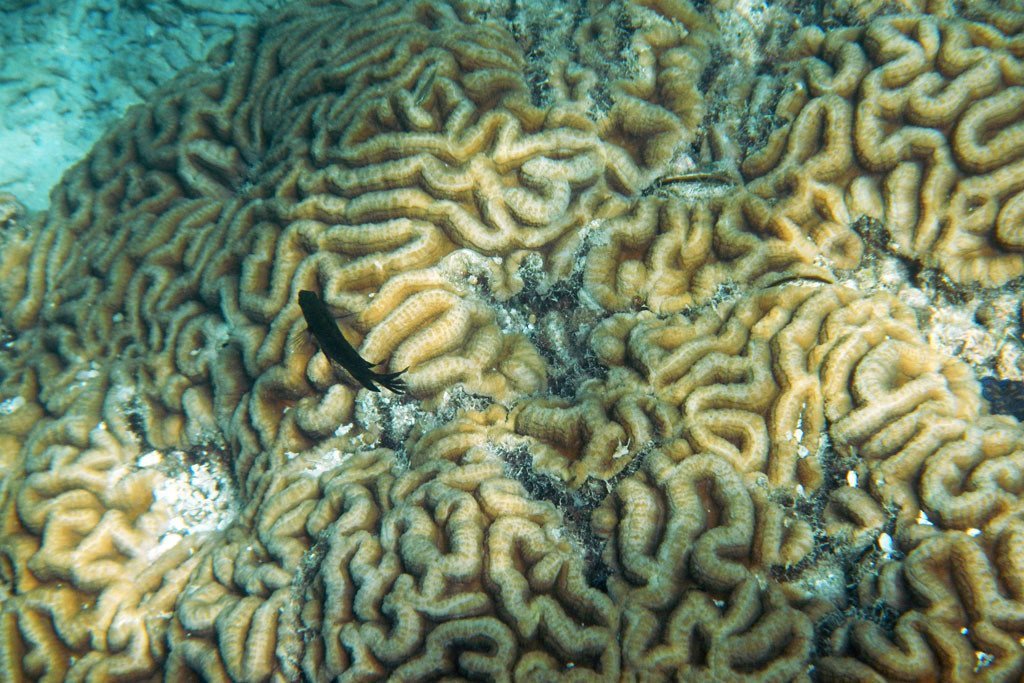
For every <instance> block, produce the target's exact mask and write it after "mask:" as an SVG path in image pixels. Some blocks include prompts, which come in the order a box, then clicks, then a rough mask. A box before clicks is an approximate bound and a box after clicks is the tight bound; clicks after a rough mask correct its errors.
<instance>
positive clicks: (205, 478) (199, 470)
mask: <svg viewBox="0 0 1024 683" xmlns="http://www.w3.org/2000/svg"><path fill="white" fill-rule="evenodd" d="M202 453H206V449H200V453H199V454H202ZM207 454H208V453H207ZM196 455H197V454H188V453H185V452H184V451H178V450H173V451H167V452H161V451H156V450H153V451H149V452H147V453H143V454H142V455H140V456H139V457H138V458H137V459H136V461H135V464H136V466H137V467H139V468H142V469H156V470H158V471H160V472H162V473H163V474H164V477H163V478H162V479H161V480H160V482H159V483H158V484H157V486H156V487H155V488H154V490H153V499H154V502H155V504H156V505H157V506H162V507H164V508H165V509H166V510H167V515H168V519H167V524H166V526H165V527H164V530H163V534H162V535H161V537H160V542H159V544H158V545H157V546H156V547H155V548H154V549H153V553H154V555H159V554H161V553H163V552H165V551H166V550H168V549H169V548H171V547H173V546H174V545H175V544H177V543H178V542H179V541H181V540H182V539H183V538H184V537H185V536H189V535H191V534H198V533H205V532H211V531H220V530H222V529H224V528H225V527H227V526H228V524H230V523H231V521H232V520H233V519H234V515H235V512H234V511H235V509H236V504H235V494H234V490H233V488H232V486H231V480H230V477H229V476H228V473H227V471H226V470H225V468H224V466H223V465H222V464H221V463H220V461H219V460H217V459H216V458H210V459H205V460H202V461H199V462H196V460H197V459H198V458H197V457H196Z"/></svg>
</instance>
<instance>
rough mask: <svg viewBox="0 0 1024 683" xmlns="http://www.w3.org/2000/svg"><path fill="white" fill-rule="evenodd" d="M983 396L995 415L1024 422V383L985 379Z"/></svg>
mask: <svg viewBox="0 0 1024 683" xmlns="http://www.w3.org/2000/svg"><path fill="white" fill-rule="evenodd" d="M981 395H982V396H984V397H985V400H986V401H988V403H989V408H990V409H991V410H992V413H993V414H994V415H1010V416H1012V417H1015V418H1017V419H1018V420H1020V421H1021V422H1024V382H1021V381H1018V380H1012V379H996V378H995V377H984V378H982V380H981Z"/></svg>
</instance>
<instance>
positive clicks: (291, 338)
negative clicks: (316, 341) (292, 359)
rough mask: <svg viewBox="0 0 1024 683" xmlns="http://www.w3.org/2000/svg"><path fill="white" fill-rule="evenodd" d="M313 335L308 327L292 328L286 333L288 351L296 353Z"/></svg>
mask: <svg viewBox="0 0 1024 683" xmlns="http://www.w3.org/2000/svg"><path fill="white" fill-rule="evenodd" d="M312 337H313V335H312V333H311V332H310V331H309V327H306V328H304V329H299V328H297V327H293V328H292V330H291V331H290V332H289V333H288V342H287V343H288V349H289V350H290V351H292V352H295V351H298V350H299V349H301V348H302V347H303V346H305V345H306V344H307V343H309V341H310V339H312Z"/></svg>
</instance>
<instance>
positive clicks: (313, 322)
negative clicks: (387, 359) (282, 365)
mask: <svg viewBox="0 0 1024 683" xmlns="http://www.w3.org/2000/svg"><path fill="white" fill-rule="evenodd" d="M299 308H301V309H302V316H303V317H304V318H305V319H306V325H307V327H308V328H309V332H310V334H312V335H313V337H314V338H315V339H316V343H317V344H318V345H319V346H320V350H321V351H323V353H324V355H325V356H327V357H328V358H329V359H330V360H332V361H334V362H335V363H337V364H338V365H340V366H341V367H343V368H345V369H346V370H347V371H348V373H349V374H350V375H352V377H353V378H355V380H356V381H357V382H359V383H360V384H362V385H363V386H364V387H366V388H367V389H369V390H370V391H380V387H378V386H377V385H378V384H380V385H381V386H383V387H386V388H388V389H390V390H391V391H393V392H395V393H396V394H401V393H405V390H406V388H405V380H403V379H401V377H400V375H401V374H402V373H404V372H405V370H400V371H398V372H384V373H381V372H374V370H373V368H374V366H376V365H380V363H371V362H369V361H368V360H366V359H365V358H363V357H362V356H360V355H359V352H358V351H356V350H355V348H354V347H353V346H352V344H350V343H349V341H348V340H347V339H345V335H343V334H342V333H341V329H340V328H339V327H338V323H336V322H335V320H334V316H332V315H331V312H330V311H329V310H328V309H327V304H325V303H324V302H323V299H321V298H320V297H319V296H317V294H316V292H311V291H309V290H308V289H304V290H302V291H301V292H299ZM406 369H408V368H406Z"/></svg>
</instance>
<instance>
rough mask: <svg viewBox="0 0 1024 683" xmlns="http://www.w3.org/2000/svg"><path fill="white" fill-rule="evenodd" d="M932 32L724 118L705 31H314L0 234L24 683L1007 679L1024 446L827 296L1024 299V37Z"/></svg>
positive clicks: (4, 543) (9, 625)
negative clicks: (318, 311)
mask: <svg viewBox="0 0 1024 683" xmlns="http://www.w3.org/2000/svg"><path fill="white" fill-rule="evenodd" d="M846 4H849V3H846ZM356 5H360V6H359V7H356ZM854 5H855V7H850V8H847V10H844V11H849V12H859V13H861V14H862V15H863V17H862V18H867V17H869V16H873V15H874V14H876V9H874V8H873V5H872V3H860V4H857V3H854ZM837 8H838V5H837ZM570 9H571V10H572V11H569V10H570ZM919 9H922V10H930V11H932V14H922V15H912V16H911V15H895V16H883V17H880V18H876V19H874V20H872V21H871V22H870V23H868V24H867V25H865V26H859V27H854V28H842V27H840V28H836V29H834V30H832V31H830V32H828V33H825V32H823V31H821V30H819V29H816V28H805V29H801V30H799V31H797V32H796V33H795V34H794V36H793V37H792V40H790V41H789V49H788V52H787V54H786V55H785V59H783V60H782V61H781V62H780V64H779V65H778V66H777V68H776V71H777V73H774V74H771V75H757V74H749V76H750V82H749V84H748V85H749V87H748V88H747V89H746V91H745V93H746V95H745V96H746V97H747V98H748V99H749V102H748V107H749V108H748V111H747V113H748V115H749V116H748V119H749V120H746V121H730V120H725V119H722V118H719V119H717V120H716V119H715V116H718V114H717V113H714V112H711V113H709V109H708V106H707V105H708V103H707V102H706V101H705V99H704V95H703V94H702V75H703V76H704V77H705V79H708V78H713V76H714V72H715V59H716V58H717V57H716V56H715V53H714V50H713V49H712V47H711V46H712V44H713V43H714V34H713V30H712V27H711V24H710V22H709V20H708V18H707V17H705V16H703V15H702V14H701V13H699V12H697V11H696V10H695V9H694V8H693V7H691V6H690V5H688V4H686V3H685V2H674V1H671V2H670V1H665V2H661V1H656V0H643V1H639V2H625V1H623V2H611V3H583V2H580V3H576V4H574V5H572V7H571V8H568V7H566V8H563V7H559V8H556V11H553V12H551V13H550V16H548V13H545V15H544V16H540V15H536V14H530V13H529V12H528V11H527V10H525V9H524V8H522V7H519V6H518V4H516V3H512V4H509V5H507V6H506V5H505V4H502V3H488V4H486V5H483V4H479V3H474V2H459V1H455V2H451V3H438V2H425V1H424V2H382V3H372V2H371V3H331V2H326V3H320V2H317V3H309V4H295V5H292V6H290V7H288V8H286V9H284V10H283V11H281V12H280V13H278V14H276V15H273V16H271V17H268V18H267V19H266V20H265V21H264V23H262V24H261V25H260V26H259V27H257V28H256V29H253V30H251V31H248V32H243V33H241V34H240V35H239V36H238V37H237V38H236V39H235V40H234V41H233V42H232V43H230V44H229V45H227V46H225V47H222V48H218V49H217V50H215V51H214V53H213V54H212V55H211V57H210V59H209V60H208V62H207V63H206V64H204V65H201V66H197V67H195V68H193V69H191V70H189V71H187V72H186V73H184V74H183V75H182V76H181V77H180V78H179V79H178V80H177V81H176V82H175V83H174V84H172V85H171V86H170V87H168V88H167V89H165V90H164V91H162V92H161V93H160V94H159V95H158V96H157V97H155V98H154V100H153V102H151V103H150V104H148V105H146V106H143V107H139V108H136V109H134V110H132V111H131V112H130V113H129V115H128V116H127V117H126V119H125V121H124V122H123V123H122V124H121V125H120V126H118V127H117V128H116V129H114V130H112V131H111V132H110V133H109V134H108V135H107V137H106V138H105V139H104V140H103V141H102V142H101V143H100V144H99V145H97V147H96V148H95V150H94V151H93V152H92V153H91V154H90V155H89V157H87V158H86V159H85V160H83V162H82V163H80V164H79V165H78V166H76V167H75V168H74V169H72V171H70V172H69V174H68V175H67V176H66V178H65V180H64V182H63V183H62V185H61V186H60V187H59V188H58V189H57V190H56V191H55V193H54V195H53V204H52V207H51V209H50V211H49V212H48V213H47V214H45V215H43V216H41V217H37V218H35V219H30V220H26V219H25V218H24V216H23V212H22V211H21V210H20V209H19V207H18V206H17V204H16V203H15V202H14V200H13V199H9V198H6V197H0V229H2V230H3V235H2V249H0V267H2V269H3V272H4V273H5V280H4V282H3V283H2V287H0V313H2V316H3V317H2V321H3V325H4V329H3V330H2V332H3V337H2V338H0V344H2V347H3V348H2V349H0V379H2V382H3V384H2V387H0V389H2V396H0V476H2V488H0V515H2V517H0V519H2V528H0V593H2V595H3V598H4V600H3V607H2V610H0V678H4V679H5V680H7V679H10V680H50V681H57V680H114V679H118V680H133V679H134V680H148V679H154V678H158V677H160V676H162V677H164V678H165V679H166V680H186V679H189V678H192V677H199V678H202V679H204V680H253V681H255V680H302V679H308V680H330V679H333V678H343V679H346V680H348V679H352V680H355V679H358V680H377V679H383V678H386V677H388V676H391V677H393V678H396V679H401V680H420V679H428V678H436V677H439V676H442V677H453V678H454V677H462V678H466V677H470V678H487V679H495V680H524V681H532V680H555V679H558V680H561V679H568V680H580V681H592V680H609V681H617V680H671V679H679V680H689V679H694V680H696V679H701V680H703V679H708V680H711V679H716V680H718V679H721V680H747V679H759V680H761V679H763V680H809V679H811V678H821V679H824V680H938V679H947V680H964V679H968V678H971V677H972V676H975V675H976V674H977V675H984V676H987V677H990V678H993V679H998V680H1013V679H1016V678H1019V677H1020V676H1021V673H1022V671H1024V648H1022V646H1021V639H1022V638H1024V611H1022V608H1021V604H1020V600H1021V599H1022V594H1021V591H1022V590H1024V583H1022V581H1024V579H1022V577H1024V565H1022V563H1021V560H1020V559H1019V558H1018V555H1019V554H1020V553H1019V552H1018V551H1017V547H1018V546H1019V544H1020V543H1019V541H1020V537H1021V533H1022V530H1021V528H1020V526H1021V525H1020V521H1019V517H1020V514H1019V510H1020V497H1021V493H1022V489H1024V480H1022V478H1021V477H1020V475H1019V473H1020V471H1021V465H1022V464H1024V463H1022V458H1024V431H1022V429H1021V427H1020V425H1019V424H1018V423H1017V422H1016V421H1015V420H1013V419H1011V418H1007V417H1002V416H993V415H990V414H989V411H988V406H987V404H986V403H985V401H984V400H982V398H981V395H980V392H979V388H978V384H977V382H976V381H975V379H974V375H973V373H972V371H971V369H970V368H969V367H968V366H966V365H965V364H963V363H962V362H960V361H957V360H955V359H952V358H950V357H947V356H945V355H943V354H942V353H940V352H939V351H937V350H935V349H933V348H931V347H929V345H928V344H927V343H926V339H925V337H924V336H923V335H922V333H921V331H920V330H919V324H918V320H917V316H916V314H915V312H914V311H913V310H912V309H911V308H910V307H908V306H907V305H906V304H905V303H904V302H901V301H900V300H899V299H898V298H896V297H894V296H891V295H889V294H885V293H875V294H870V293H864V292H859V291H856V290H854V289H851V288H848V287H845V286H842V285H840V284H837V283H838V281H839V280H840V279H841V276H842V274H843V273H844V272H847V271H850V270H851V269H856V268H857V267H859V266H860V265H861V264H862V261H863V259H864V255H865V253H866V248H867V247H868V246H874V245H865V234H864V232H863V230H860V228H859V227H855V226H863V225H865V224H866V223H871V224H872V225H874V226H875V228H877V230H881V231H884V232H885V234H886V235H887V236H888V240H889V244H888V246H887V248H889V249H890V250H892V251H894V252H895V253H897V254H900V255H902V256H904V257H907V258H911V259H916V260H918V261H920V262H922V263H923V264H924V265H926V266H929V267H935V268H939V269H942V270H943V271H945V272H946V273H947V274H948V275H949V276H950V277H951V278H953V280H956V281H958V282H961V283H980V284H985V285H991V284H998V283H1003V282H1006V281H1008V280H1009V279H1010V278H1013V277H1015V276H1017V275H1020V274H1021V271H1022V268H1024V266H1022V261H1021V253H1020V252H1021V244H1020V242H1021V240H1020V239H1018V238H1019V235H1018V236H1015V232H1014V231H1015V230H1018V231H1019V227H1020V226H1019V223H1020V221H1019V220H1017V218H1018V217H1017V213H1019V212H1018V211H1017V208H1016V206H1017V203H1019V202H1018V194H1019V193H1020V191H1021V187H1019V182H1018V179H1017V178H1016V176H1017V175H1018V171H1017V170H1016V169H1017V166H1018V165H1019V162H1020V160H1019V159H1017V157H1016V154H1017V148H1018V147H1019V145H1016V144H1015V142H1014V141H1015V140H1016V138H1017V137H1019V136H1018V135H1017V132H1018V131H1017V128H1018V127H1019V122H1018V121H1017V118H1016V116H1017V114H1018V113H1019V111H1018V110H1019V107H1017V106H1016V104H1015V103H1016V100H1015V99H1014V98H1015V97H1017V95H1016V90H1018V89H1020V88H1021V87H1024V84H1021V83H1020V82H1019V81H1020V76H1021V73H1024V72H1022V71H1021V69H1020V65H1019V56H1018V55H1019V52H1020V45H1019V40H1018V38H1017V34H1018V33H1019V31H1020V29H1021V27H1022V26H1024V22H1021V21H1019V17H1017V15H1015V14H1014V13H1013V12H1012V11H1011V10H1009V9H1006V8H1003V7H1001V6H995V5H988V4H984V5H981V4H978V5H974V4H971V5H970V6H969V7H968V8H966V10H965V14H966V15H968V16H969V17H970V18H972V19H973V21H968V20H967V19H965V18H962V17H960V16H956V15H955V14H954V13H953V12H951V11H948V9H941V8H932V7H922V8H919ZM563 10H565V11H564V12H563ZM703 83H704V84H705V85H706V84H707V81H706V80H705V81H703ZM740 90H742V89H740ZM737 92H738V91H737ZM765 114H770V115H771V118H770V119H768V120H767V125H762V124H764V121H765V118H764V115H765ZM758 122H760V123H758ZM759 126H760V127H759ZM758 131H760V133H761V134H760V135H758V134H756V133H757V132H758ZM730 138H734V140H733V143H736V141H737V140H738V141H740V142H743V143H749V144H747V148H746V149H745V150H743V151H741V152H737V151H736V148H737V145H736V144H730V142H729V140H730ZM702 147H705V148H706V147H711V148H713V150H712V151H711V152H708V153H705V154H703V156H702V153H701V151H700V150H701V148H702ZM730 150H732V151H730ZM695 159H696V161H694V160H695ZM694 164H705V165H704V166H699V167H694ZM865 217H866V218H867V219H869V220H867V221H865ZM874 239H877V235H875V237H874ZM302 289H313V290H316V291H318V292H321V293H322V294H323V296H324V299H325V301H326V302H327V303H328V305H329V307H330V308H331V310H332V312H333V313H334V314H336V315H337V317H338V320H339V323H340V325H341V326H342V328H343V329H344V332H345V334H346V336H348V337H349V338H350V339H352V340H353V341H354V342H355V343H356V346H358V348H359V351H360V353H361V354H362V355H363V356H364V357H367V358H368V359H370V360H371V361H381V362H382V366H383V367H386V368H389V369H390V370H392V371H395V370H401V369H403V368H406V367H408V371H407V375H406V377H408V385H409V389H410V392H409V396H407V397H387V396H385V397H383V398H382V397H371V396H370V395H368V392H366V391H365V390H363V391H357V389H358V387H357V386H355V385H354V383H352V382H350V381H349V379H348V378H346V377H344V376H343V375H341V374H340V373H339V372H338V371H337V370H336V369H335V368H333V367H331V366H330V364H329V363H328V361H327V360H326V359H325V358H324V356H323V355H322V354H321V353H319V352H317V350H316V347H315V346H314V345H313V344H312V343H310V342H309V341H308V340H307V339H306V338H305V334H304V329H303V321H302V318H301V314H300V312H299V310H298V306H297V305H296V301H295V299H296V295H297V292H298V291H299V290H302ZM566 366H572V367H566ZM458 397H462V398H461V399H460V398H458ZM460 401H461V403H460ZM403 420H404V423H403ZM399 424H405V427H404V428H402V429H395V425H399ZM413 425H414V426H413ZM410 426H411V430H410V429H409V427H410ZM406 437H408V438H406Z"/></svg>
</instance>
